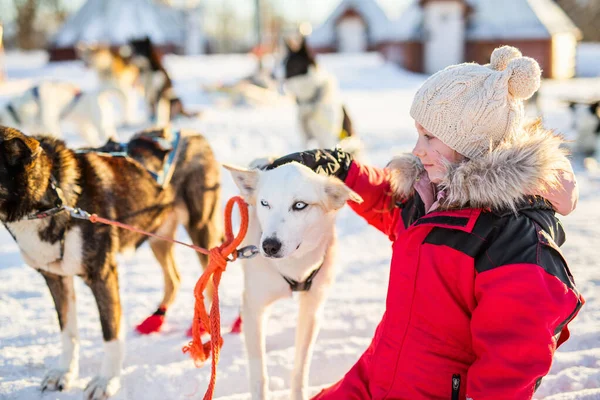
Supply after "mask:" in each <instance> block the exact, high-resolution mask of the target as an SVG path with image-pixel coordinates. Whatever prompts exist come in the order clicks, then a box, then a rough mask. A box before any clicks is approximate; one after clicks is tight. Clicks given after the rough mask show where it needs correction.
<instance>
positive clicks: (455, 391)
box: [451, 374, 460, 400]
mask: <svg viewBox="0 0 600 400" xmlns="http://www.w3.org/2000/svg"><path fill="white" fill-rule="evenodd" d="M459 396H460V375H459V374H453V375H452V398H451V400H459Z"/></svg>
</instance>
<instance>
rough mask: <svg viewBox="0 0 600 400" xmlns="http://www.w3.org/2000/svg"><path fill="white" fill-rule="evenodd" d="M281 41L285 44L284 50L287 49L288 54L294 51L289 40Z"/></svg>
mask: <svg viewBox="0 0 600 400" xmlns="http://www.w3.org/2000/svg"><path fill="white" fill-rule="evenodd" d="M283 43H284V45H285V51H287V53H288V54H292V53H294V49H292V46H290V42H289V40H287V39H283Z"/></svg>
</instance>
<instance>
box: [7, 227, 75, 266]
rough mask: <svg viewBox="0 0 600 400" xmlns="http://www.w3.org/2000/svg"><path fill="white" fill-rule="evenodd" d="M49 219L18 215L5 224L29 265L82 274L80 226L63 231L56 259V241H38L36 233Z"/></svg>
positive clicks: (38, 237)
mask: <svg viewBox="0 0 600 400" xmlns="http://www.w3.org/2000/svg"><path fill="white" fill-rule="evenodd" d="M49 223H50V219H49V218H44V219H33V220H27V219H22V220H20V221H17V222H10V223H8V224H7V226H8V228H9V229H10V231H11V232H12V234H13V235H15V237H16V239H17V240H16V241H17V244H18V246H19V250H21V255H22V256H23V259H24V260H25V262H26V263H27V265H29V266H30V267H32V268H35V269H39V270H43V271H47V272H51V273H53V274H56V275H61V276H73V275H80V274H82V273H83V272H84V271H83V263H82V257H83V253H82V251H83V250H82V249H83V239H82V237H81V229H80V228H79V227H75V228H72V229H70V230H68V231H67V232H66V234H65V247H64V255H63V258H62V260H60V241H58V242H56V243H53V244H51V243H48V242H44V241H42V240H41V239H40V236H39V232H40V230H42V229H44V228H45V227H47V226H48V224H49Z"/></svg>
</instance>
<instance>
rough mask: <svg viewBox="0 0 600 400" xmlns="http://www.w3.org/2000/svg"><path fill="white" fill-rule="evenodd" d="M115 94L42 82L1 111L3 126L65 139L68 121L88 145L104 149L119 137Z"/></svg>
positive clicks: (63, 83) (1, 123) (60, 83)
mask: <svg viewBox="0 0 600 400" xmlns="http://www.w3.org/2000/svg"><path fill="white" fill-rule="evenodd" d="M112 95H113V94H112V93H111V92H110V91H108V90H101V91H90V92H82V91H81V90H80V89H79V87H77V86H76V85H73V84H71V83H68V82H53V81H46V82H41V83H40V84H39V85H37V86H34V87H32V88H31V89H29V90H27V91H26V92H25V93H23V94H21V95H20V96H17V97H14V98H13V99H11V100H10V101H9V102H8V104H6V105H5V106H4V108H3V109H1V110H0V125H5V126H10V127H13V128H17V129H20V130H22V131H24V132H27V133H45V134H51V135H54V136H57V137H62V130H61V125H62V123H63V122H67V123H70V124H73V125H74V127H75V128H76V129H77V132H78V134H79V135H81V136H82V137H83V139H84V140H85V142H86V144H87V145H90V146H100V145H102V144H104V143H106V141H107V140H108V139H109V138H116V135H117V134H116V130H115V122H114V110H113V105H112V103H111V97H110V96H112Z"/></svg>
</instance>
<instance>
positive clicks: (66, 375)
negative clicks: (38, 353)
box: [41, 369, 77, 392]
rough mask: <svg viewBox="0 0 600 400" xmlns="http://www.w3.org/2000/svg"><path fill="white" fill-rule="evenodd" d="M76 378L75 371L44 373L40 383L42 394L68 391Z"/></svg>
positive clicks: (57, 370)
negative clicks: (47, 391)
mask: <svg viewBox="0 0 600 400" xmlns="http://www.w3.org/2000/svg"><path fill="white" fill-rule="evenodd" d="M76 377H77V372H76V371H66V370H64V369H51V370H50V371H48V372H47V373H46V376H45V377H44V380H43V381H42V385H41V389H42V392H44V391H46V390H49V391H57V390H58V391H61V392H62V391H63V390H67V389H69V387H70V386H71V383H72V382H73V380H74V379H75V378H76Z"/></svg>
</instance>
